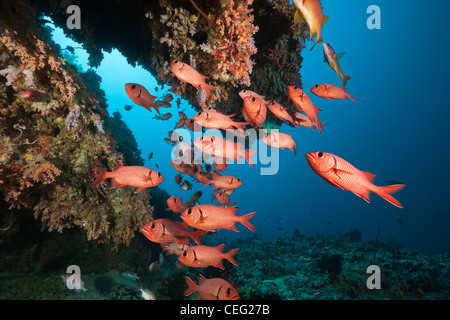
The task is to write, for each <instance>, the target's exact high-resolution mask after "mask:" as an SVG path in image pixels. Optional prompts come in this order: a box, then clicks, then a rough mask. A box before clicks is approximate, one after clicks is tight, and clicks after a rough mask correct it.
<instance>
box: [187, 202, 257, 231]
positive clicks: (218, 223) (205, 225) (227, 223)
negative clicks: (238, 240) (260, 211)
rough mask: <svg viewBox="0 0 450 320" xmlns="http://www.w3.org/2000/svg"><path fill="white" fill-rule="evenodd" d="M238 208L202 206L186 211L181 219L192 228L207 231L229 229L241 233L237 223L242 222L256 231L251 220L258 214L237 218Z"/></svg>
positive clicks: (253, 213)
mask: <svg viewBox="0 0 450 320" xmlns="http://www.w3.org/2000/svg"><path fill="white" fill-rule="evenodd" d="M238 208H239V207H220V206H215V205H212V204H201V205H198V206H195V207H192V208H189V209H187V210H185V211H184V212H183V213H182V214H181V219H183V221H185V222H186V223H187V224H188V225H190V226H191V227H194V228H196V229H200V230H205V231H216V230H219V229H229V230H234V231H238V232H239V229H238V228H236V222H240V223H242V224H243V225H244V226H246V227H247V228H249V229H250V230H252V231H255V230H256V229H255V227H254V226H253V225H252V224H251V223H250V221H249V220H250V219H251V218H253V217H254V216H255V214H256V212H252V213H249V214H246V215H244V216H237V215H236V211H237V209H238Z"/></svg>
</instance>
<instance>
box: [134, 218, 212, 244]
mask: <svg viewBox="0 0 450 320" xmlns="http://www.w3.org/2000/svg"><path fill="white" fill-rule="evenodd" d="M141 232H142V234H143V235H144V236H145V237H146V238H147V239H148V240H150V241H152V242H156V243H160V244H162V245H164V246H167V245H170V244H171V243H173V242H176V243H180V244H189V239H188V238H191V239H192V240H194V241H195V242H196V243H197V244H201V240H200V237H201V236H204V235H205V234H206V233H205V232H204V231H190V230H189V226H188V225H187V224H186V223H184V222H176V221H173V220H170V219H166V218H162V219H157V220H153V221H152V222H149V223H147V224H146V225H145V226H143V227H142V228H141Z"/></svg>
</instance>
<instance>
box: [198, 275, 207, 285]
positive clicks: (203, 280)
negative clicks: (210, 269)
mask: <svg viewBox="0 0 450 320" xmlns="http://www.w3.org/2000/svg"><path fill="white" fill-rule="evenodd" d="M206 280H208V279H206V278H205V277H204V276H202V275H199V281H198V284H199V285H201V284H202V283H203V282H205V281H206Z"/></svg>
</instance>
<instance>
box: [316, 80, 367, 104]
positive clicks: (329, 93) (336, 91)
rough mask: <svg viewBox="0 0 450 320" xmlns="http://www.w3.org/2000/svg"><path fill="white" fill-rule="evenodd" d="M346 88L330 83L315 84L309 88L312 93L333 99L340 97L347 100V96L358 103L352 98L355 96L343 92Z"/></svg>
mask: <svg viewBox="0 0 450 320" xmlns="http://www.w3.org/2000/svg"><path fill="white" fill-rule="evenodd" d="M345 90H347V88H344V87H342V88H341V87H338V86H335V85H332V84H326V83H322V84H316V85H315V86H314V87H312V88H311V92H312V93H314V94H315V95H316V96H318V97H321V98H325V99H329V100H333V99H342V100H345V101H347V97H348V98H350V99H352V100H353V101H355V102H356V103H358V101H356V100H355V99H354V98H355V96H354V95H352V94H350V93H347V92H345Z"/></svg>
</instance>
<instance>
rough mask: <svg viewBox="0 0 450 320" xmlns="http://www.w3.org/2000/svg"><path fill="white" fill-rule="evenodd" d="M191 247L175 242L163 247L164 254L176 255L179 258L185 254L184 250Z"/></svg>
mask: <svg viewBox="0 0 450 320" xmlns="http://www.w3.org/2000/svg"><path fill="white" fill-rule="evenodd" d="M189 247H190V245H189V244H180V243H176V242H173V243H171V244H169V245H167V246H163V252H166V254H167V255H171V254H176V255H177V256H179V255H180V254H182V253H183V251H184V250H186V249H187V248H189Z"/></svg>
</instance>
